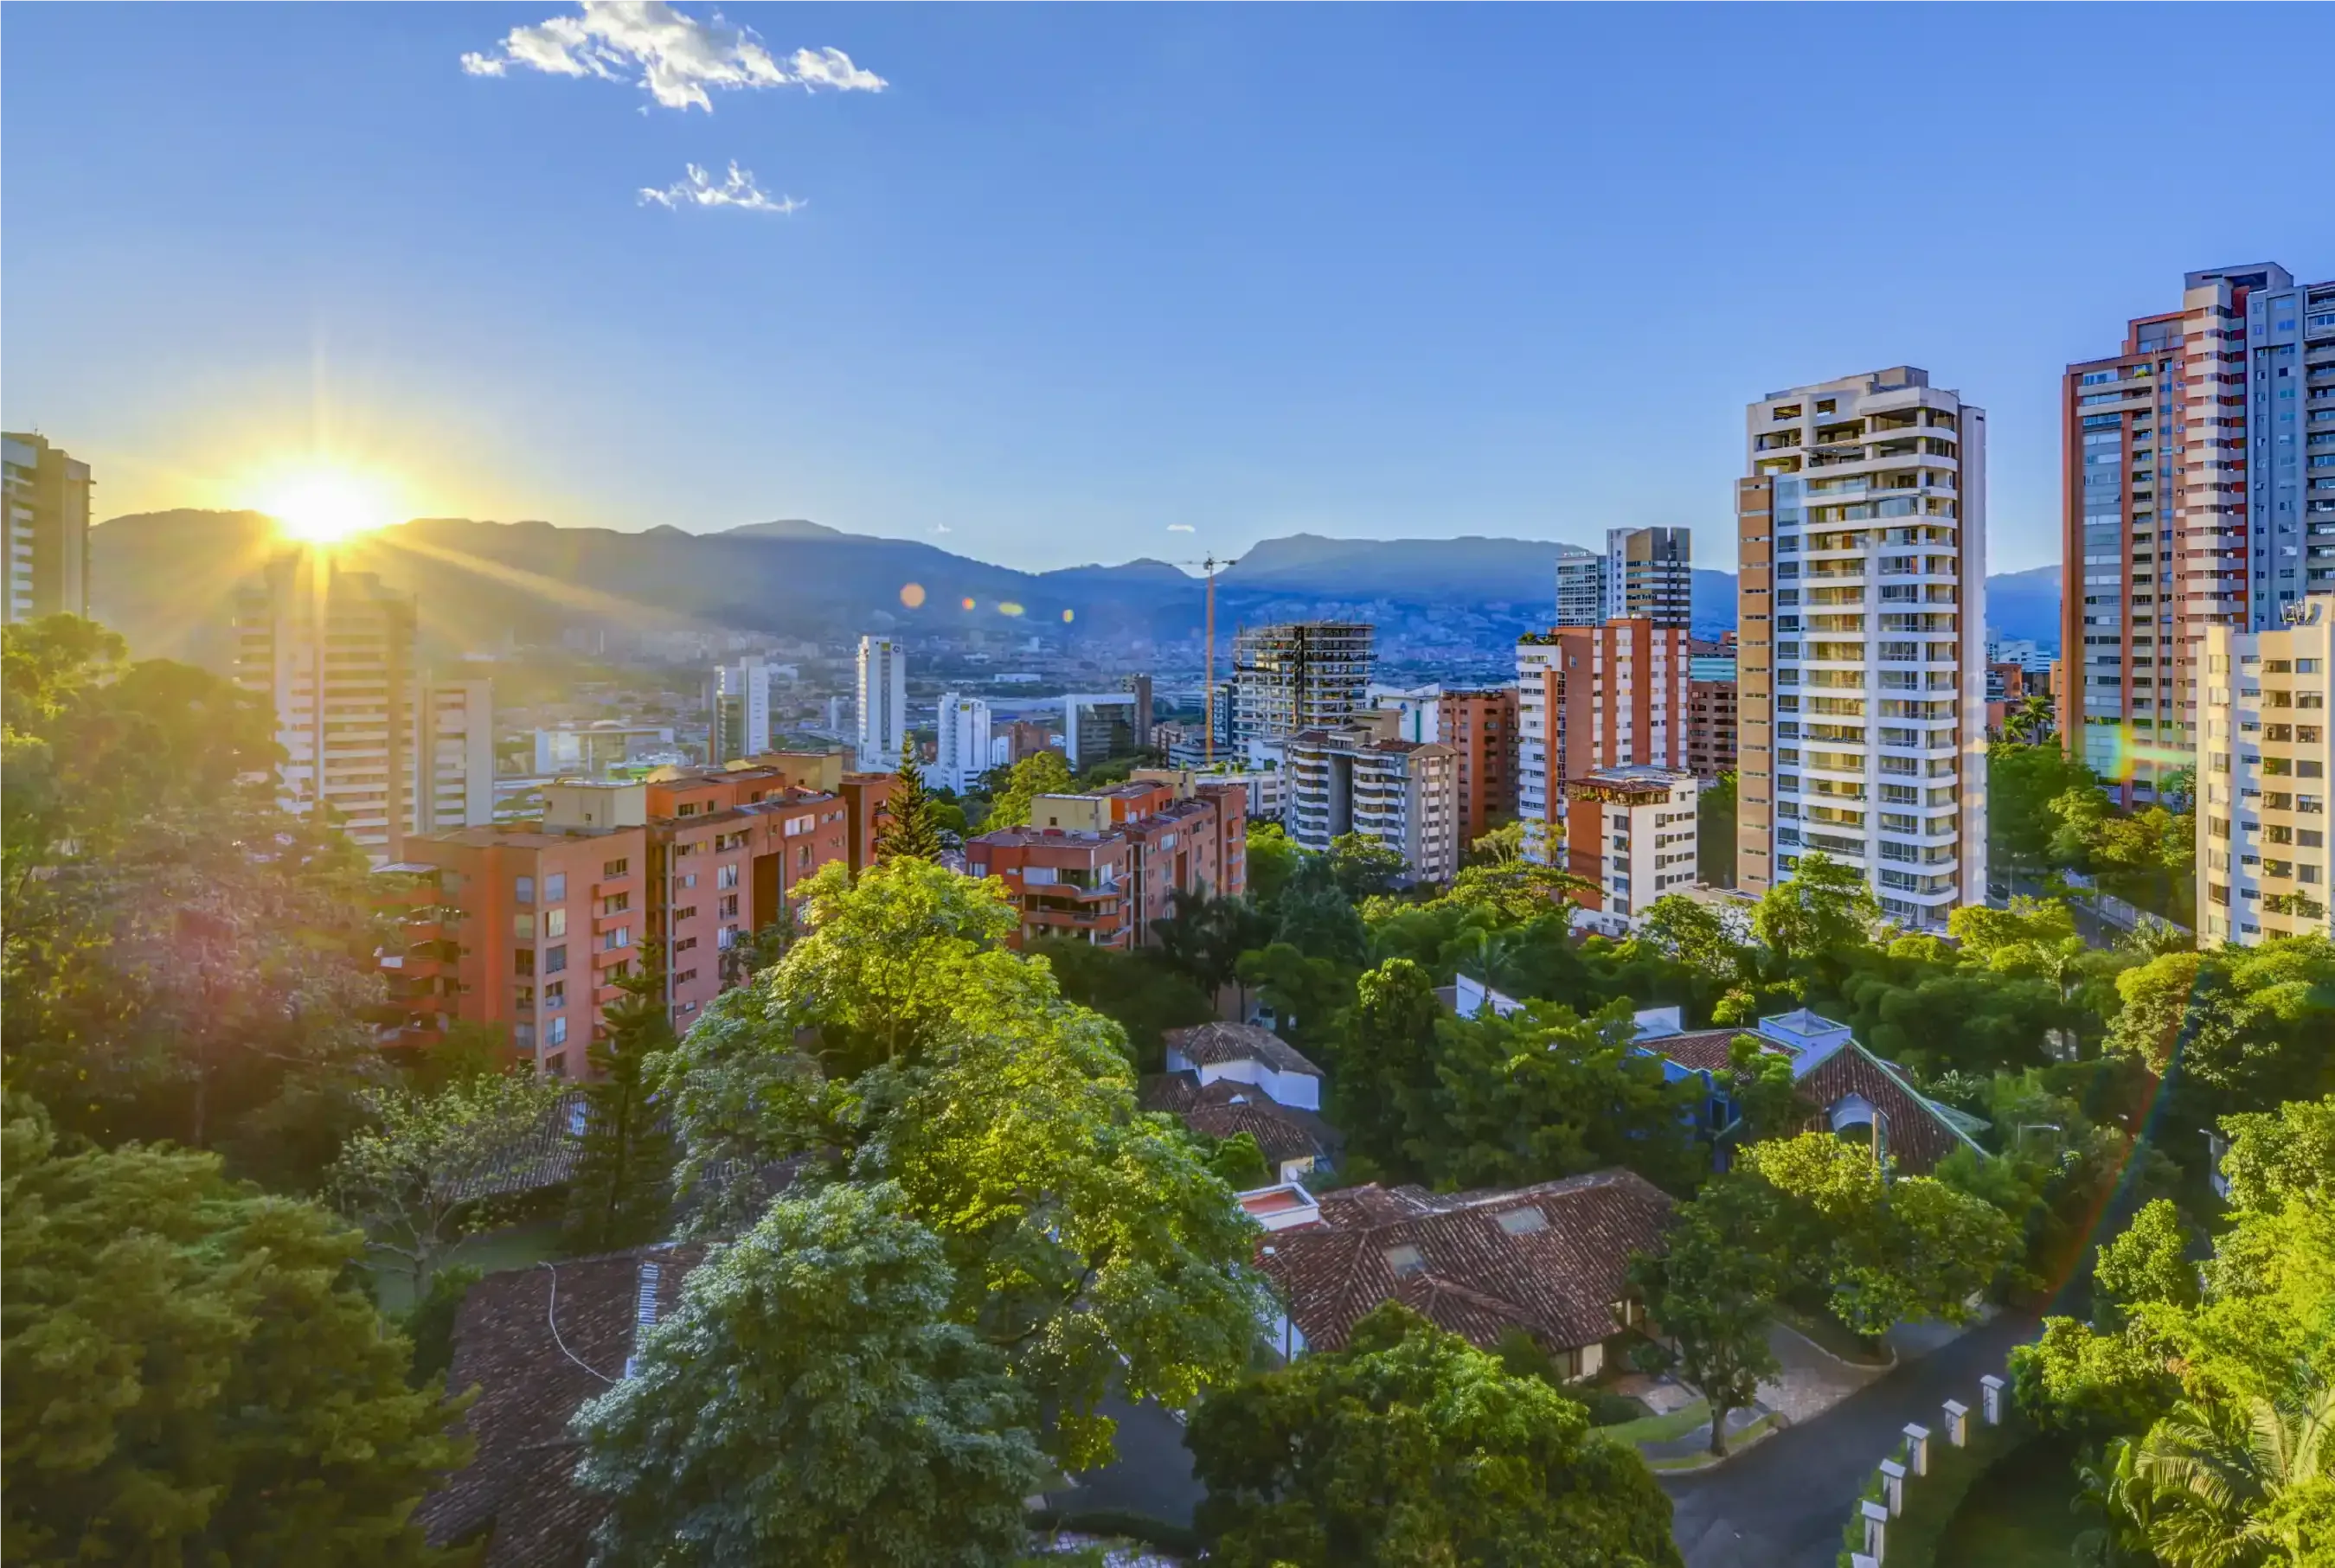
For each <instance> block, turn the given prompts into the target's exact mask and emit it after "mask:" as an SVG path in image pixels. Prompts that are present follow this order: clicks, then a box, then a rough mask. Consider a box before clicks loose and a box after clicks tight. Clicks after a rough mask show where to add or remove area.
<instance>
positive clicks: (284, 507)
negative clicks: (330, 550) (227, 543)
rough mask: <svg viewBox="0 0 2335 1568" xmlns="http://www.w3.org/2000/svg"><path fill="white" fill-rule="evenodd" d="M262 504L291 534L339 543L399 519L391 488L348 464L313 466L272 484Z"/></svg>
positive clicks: (309, 540) (314, 541) (311, 540)
mask: <svg viewBox="0 0 2335 1568" xmlns="http://www.w3.org/2000/svg"><path fill="white" fill-rule="evenodd" d="M259 509H260V510H261V511H263V512H266V514H267V515H268V516H269V517H271V518H275V519H276V527H277V528H280V529H282V530H283V532H284V535H285V537H287V538H293V539H298V540H300V541H301V542H302V543H304V544H310V545H337V544H339V543H341V542H342V541H344V540H345V539H348V538H351V537H354V536H356V535H358V534H362V533H366V532H369V531H370V530H372V529H374V528H383V527H385V526H386V525H388V524H389V523H391V522H393V521H395V520H396V519H395V514H394V510H393V507H392V500H391V498H390V495H389V491H388V489H387V488H386V487H385V486H383V485H382V484H381V483H379V482H378V481H376V480H374V479H368V478H367V477H366V476H364V475H363V474H358V473H353V472H351V471H349V470H348V469H335V468H307V469H298V470H296V471H294V472H291V473H287V474H286V475H284V476H283V477H282V478H281V479H278V480H277V481H276V483H275V484H274V485H273V486H271V487H270V488H269V489H268V491H267V493H266V497H265V498H263V499H262V500H261V502H260V508H259Z"/></svg>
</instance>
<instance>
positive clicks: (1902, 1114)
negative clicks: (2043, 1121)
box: [1797, 1040, 1978, 1176]
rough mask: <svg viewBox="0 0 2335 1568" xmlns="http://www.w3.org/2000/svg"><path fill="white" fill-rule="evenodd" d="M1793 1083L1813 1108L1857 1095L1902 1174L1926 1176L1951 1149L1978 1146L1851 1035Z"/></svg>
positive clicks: (1824, 1107) (1828, 1106)
mask: <svg viewBox="0 0 2335 1568" xmlns="http://www.w3.org/2000/svg"><path fill="white" fill-rule="evenodd" d="M1797 1087H1798V1089H1799V1095H1800V1098H1801V1099H1804V1100H1806V1101H1807V1103H1808V1104H1809V1105H1811V1106H1813V1107H1815V1108H1817V1111H1819V1112H1826V1111H1829V1110H1830V1109H1831V1108H1833V1107H1834V1106H1836V1105H1837V1104H1839V1103H1840V1102H1841V1101H1842V1100H1843V1099H1846V1098H1847V1097H1848V1096H1850V1095H1852V1094H1854V1095H1858V1096H1861V1097H1863V1099H1865V1102H1866V1103H1867V1104H1869V1105H1872V1106H1874V1107H1875V1108H1877V1109H1878V1110H1879V1111H1880V1112H1881V1114H1882V1116H1883V1117H1884V1118H1885V1125H1884V1131H1883V1135H1882V1137H1883V1143H1884V1147H1886V1148H1887V1150H1888V1152H1889V1154H1890V1155H1891V1156H1892V1157H1894V1159H1895V1161H1896V1163H1897V1168H1898V1169H1899V1170H1901V1171H1903V1172H1904V1174H1906V1175H1907V1176H1927V1175H1928V1174H1929V1173H1930V1172H1931V1171H1933V1170H1934V1169H1935V1168H1937V1164H1938V1162H1939V1161H1940V1160H1942V1159H1943V1158H1945V1157H1947V1156H1948V1155H1950V1154H1952V1153H1953V1152H1954V1150H1956V1149H1958V1148H1963V1147H1972V1148H1975V1147H1978V1146H1977V1145H1976V1144H1974V1143H1972V1141H1971V1139H1970V1137H1968V1135H1966V1134H1965V1133H1963V1132H1962V1129H1961V1128H1957V1127H1955V1126H1954V1125H1953V1123H1952V1122H1951V1121H1948V1120H1947V1119H1946V1118H1945V1117H1944V1116H1943V1115H1941V1114H1940V1113H1939V1112H1938V1111H1937V1110H1936V1109H1935V1108H1933V1107H1932V1106H1931V1105H1930V1102H1929V1101H1927V1100H1925V1099H1923V1098H1922V1097H1921V1096H1920V1095H1918V1094H1915V1093H1914V1090H1913V1089H1912V1088H1911V1086H1909V1085H1908V1084H1907V1083H1906V1082H1905V1080H1904V1079H1902V1078H1900V1077H1898V1076H1897V1074H1896V1073H1894V1072H1893V1071H1892V1070H1890V1069H1889V1068H1887V1067H1885V1066H1884V1065H1883V1064H1882V1062H1881V1061H1880V1060H1879V1059H1878V1058H1876V1057H1875V1056H1874V1055H1873V1054H1872V1053H1871V1052H1870V1051H1868V1050H1865V1048H1864V1047H1863V1046H1861V1045H1859V1044H1857V1043H1856V1042H1855V1040H1851V1041H1849V1042H1848V1043H1847V1044H1846V1045H1844V1046H1842V1047H1841V1048H1840V1049H1839V1050H1836V1051H1834V1052H1833V1053H1832V1054H1831V1055H1830V1056H1828V1057H1826V1058H1825V1060H1822V1061H1820V1062H1818V1063H1817V1065H1816V1066H1814V1067H1812V1068H1810V1069H1809V1070H1808V1071H1807V1076H1806V1077H1804V1078H1802V1079H1800V1081H1799V1084H1798V1086H1797Z"/></svg>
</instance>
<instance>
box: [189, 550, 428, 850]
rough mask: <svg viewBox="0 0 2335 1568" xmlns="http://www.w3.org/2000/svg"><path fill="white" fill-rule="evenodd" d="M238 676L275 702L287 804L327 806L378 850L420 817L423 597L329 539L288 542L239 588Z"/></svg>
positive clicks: (361, 842)
mask: <svg viewBox="0 0 2335 1568" xmlns="http://www.w3.org/2000/svg"><path fill="white" fill-rule="evenodd" d="M234 615H235V621H234V629H235V636H236V654H235V678H236V682H237V684H239V685H241V686H243V687H244V688H246V689H247V690H248V691H253V692H261V693H264V694H265V695H266V696H267V698H268V699H269V700H270V701H271V702H273V703H274V704H275V710H276V744H278V745H279V746H281V747H283V748H284V755H285V760H284V762H283V764H282V767H281V768H280V769H279V770H278V777H279V779H280V782H281V785H282V791H283V801H284V806H285V808H286V810H290V811H295V812H299V813H302V814H305V813H307V812H310V811H314V810H315V809H317V808H320V807H321V808H327V809H329V810H332V811H334V812H336V813H338V814H339V816H340V818H341V826H342V828H343V829H344V831H345V832H346V833H347V834H348V836H349V837H350V838H351V839H352V840H354V842H355V843H356V844H357V845H358V846H359V847H362V848H363V849H365V850H367V851H368V852H370V853H372V854H373V856H374V857H375V858H376V859H384V858H385V859H389V860H400V859H402V858H404V857H403V856H402V853H400V851H401V849H402V844H403V839H404V837H405V835H406V834H407V833H408V832H410V831H412V827H413V807H414V796H415V788H414V773H415V767H414V742H415V734H414V731H415V721H416V707H417V703H416V701H415V676H414V669H413V657H414V649H413V634H414V604H413V596H412V595H410V594H401V593H397V592H394V591H392V590H391V589H388V588H385V587H383V586H382V582H381V579H380V578H379V577H377V576H374V575H373V574H372V573H370V572H344V571H341V570H339V569H337V568H336V567H335V566H334V565H333V562H332V557H330V555H329V554H327V553H326V552H325V551H321V550H302V551H295V552H286V554H284V555H281V556H279V557H276V559H275V560H274V561H272V562H270V563H269V564H268V566H267V567H266V571H265V572H264V573H263V574H262V576H260V577H259V578H258V579H257V580H256V581H254V582H251V583H248V584H247V585H245V586H244V587H243V588H241V589H240V590H238V591H237V595H236V600H235V612H234Z"/></svg>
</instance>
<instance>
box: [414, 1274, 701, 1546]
mask: <svg viewBox="0 0 2335 1568" xmlns="http://www.w3.org/2000/svg"><path fill="white" fill-rule="evenodd" d="M704 1255H705V1249H704V1248H703V1247H702V1246H695V1245H683V1246H657V1247H636V1248H635V1249H633V1250H632V1251H630V1252H622V1253H604V1254H602V1255H601V1256H598V1257H590V1258H571V1259H567V1260H564V1261H562V1262H560V1263H557V1264H556V1265H552V1266H550V1267H543V1266H538V1267H536V1268H531V1269H513V1270H510V1271H509V1272H506V1273H494V1274H489V1275H488V1276H487V1277H486V1278H485V1279H483V1280H480V1282H478V1283H477V1284H475V1285H473V1286H471V1287H470V1294H469V1295H468V1296H467V1297H465V1298H464V1300H463V1302H462V1307H461V1311H460V1312H459V1313H458V1314H457V1315H456V1317H455V1321H454V1363H453V1366H452V1368H451V1370H449V1371H448V1373H447V1376H446V1386H447V1387H448V1388H449V1389H456V1390H460V1389H468V1388H470V1387H472V1386H473V1385H476V1386H477V1388H478V1389H479V1399H478V1402H477V1403H476V1404H474V1405H472V1406H471V1407H470V1410H469V1412H468V1413H467V1414H466V1415H465V1416H464V1417H463V1425H464V1426H465V1427H466V1428H468V1430H469V1431H470V1435H471V1436H472V1437H475V1438H477V1439H478V1454H477V1456H476V1457H474V1458H473V1459H472V1460H471V1462H470V1466H468V1467H467V1468H465V1469H463V1470H461V1471H459V1472H458V1473H456V1474H455V1475H453V1476H450V1477H448V1479H447V1481H446V1483H445V1485H444V1486H441V1487H439V1488H438V1490H436V1491H434V1492H432V1493H431V1494H430V1495H428V1496H427V1497H425V1498H423V1499H422V1501H421V1508H420V1509H419V1510H418V1511H417V1513H416V1515H415V1516H416V1518H417V1519H419V1521H420V1522H421V1527H422V1529H423V1531H424V1533H425V1534H427V1535H428V1537H429V1539H430V1542H431V1544H432V1545H436V1546H444V1545H449V1544H457V1543H462V1542H470V1541H478V1540H481V1539H483V1540H484V1541H485V1542H486V1548H485V1551H484V1553H482V1554H481V1555H480V1559H479V1564H480V1568H574V1565H578V1564H581V1563H585V1562H586V1561H587V1560H588V1558H589V1557H590V1555H591V1553H590V1537H591V1533H592V1529H593V1527H594V1526H595V1525H596V1524H598V1522H599V1519H600V1515H601V1512H602V1508H601V1505H600V1504H599V1503H598V1501H596V1499H594V1498H592V1497H590V1496H588V1495H586V1494H584V1493H582V1492H579V1491H577V1490H576V1487H575V1486H573V1485H572V1484H570V1482H569V1479H568V1477H569V1476H571V1475H572V1474H573V1473H574V1471H575V1468H576V1455H577V1447H578V1446H577V1444H576V1441H575V1439H573V1438H572V1437H569V1436H568V1434H567V1423H568V1419H569V1418H571V1417H573V1416H574V1415H575V1414H576V1409H577V1408H579V1407H580V1406H582V1405H583V1404H584V1402H585V1401H586V1400H587V1399H591V1398H593V1397H594V1396H595V1395H597V1394H599V1393H601V1392H602V1391H603V1390H605V1389H607V1388H608V1386H609V1385H610V1384H611V1383H612V1382H614V1381H615V1379H619V1378H621V1377H623V1376H624V1372H625V1360H626V1358H628V1357H629V1356H630V1355H631V1354H632V1351H633V1343H634V1335H635V1330H636V1329H637V1327H638V1321H639V1317H640V1292H641V1275H642V1271H641V1265H642V1264H643V1263H655V1264H656V1265H657V1276H658V1277H657V1286H656V1301H657V1311H658V1314H659V1315H660V1316H662V1315H664V1313H667V1312H671V1311H672V1310H673V1306H674V1304H675V1303H676V1302H679V1300H680V1299H681V1282H682V1280H683V1276H685V1275H686V1274H687V1273H689V1271H690V1270H692V1269H693V1268H695V1267H696V1266H697V1264H698V1263H699V1262H700V1261H701V1260H702V1258H703V1257H704ZM555 1289H556V1290H557V1318H556V1319H555V1318H554V1316H553V1308H554V1294H553V1292H554V1291H555ZM554 1321H556V1322H557V1327H558V1333H557V1337H556V1338H555V1336H554V1334H553V1332H552V1325H553V1323H554ZM563 1347H564V1348H563Z"/></svg>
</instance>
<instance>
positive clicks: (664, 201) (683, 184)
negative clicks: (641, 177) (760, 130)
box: [641, 160, 810, 218]
mask: <svg viewBox="0 0 2335 1568" xmlns="http://www.w3.org/2000/svg"><path fill="white" fill-rule="evenodd" d="M683 167H684V168H686V169H688V170H689V177H688V178H687V179H676V180H674V181H673V183H672V184H671V185H668V186H666V187H665V188H664V189H663V190H656V189H651V188H649V187H647V186H644V187H642V188H641V205H642V206H643V207H646V206H648V205H649V204H650V203H651V202H654V203H655V204H656V205H657V206H659V207H663V208H670V209H672V210H673V211H676V212H677V211H679V210H680V209H681V208H684V207H734V208H739V209H741V211H745V212H775V213H777V214H778V215H779V216H780V217H781V218H784V217H785V216H787V215H788V214H789V213H793V212H800V211H801V210H802V209H803V208H806V207H809V205H810V203H809V202H808V201H797V200H796V199H795V198H793V197H791V196H780V197H775V198H774V197H772V196H770V194H769V193H768V192H767V191H765V190H763V189H762V188H761V186H759V185H757V184H755V183H754V171H753V170H752V169H741V168H739V167H738V165H737V163H736V162H735V161H734V160H732V163H731V165H730V178H729V179H725V180H723V181H722V182H721V183H720V184H719V185H716V184H715V183H714V182H713V177H712V175H711V174H708V173H707V172H706V171H705V170H704V169H701V168H699V167H698V166H697V165H696V164H694V163H691V164H686V165H683Z"/></svg>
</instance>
